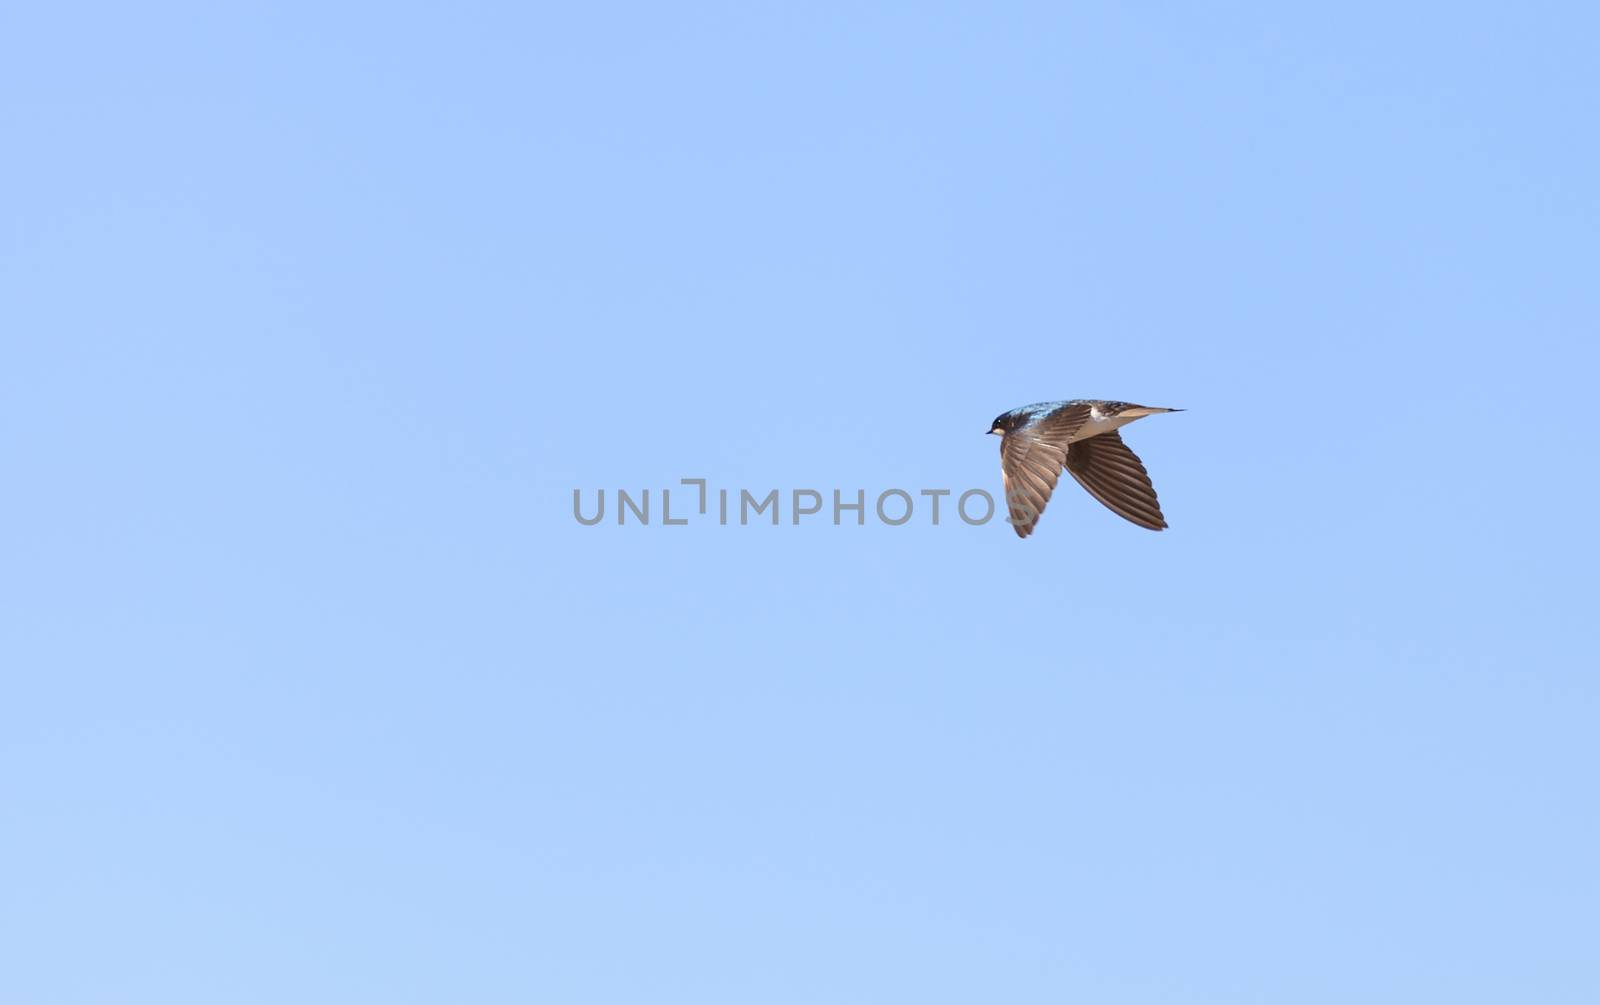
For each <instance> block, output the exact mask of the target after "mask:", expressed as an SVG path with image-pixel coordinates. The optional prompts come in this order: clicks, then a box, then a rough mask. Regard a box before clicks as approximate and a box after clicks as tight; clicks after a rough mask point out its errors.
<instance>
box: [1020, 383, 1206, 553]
mask: <svg viewBox="0 0 1600 1005" xmlns="http://www.w3.org/2000/svg"><path fill="white" fill-rule="evenodd" d="M1181 411H1183V409H1181V408H1152V407H1150V406H1148V405H1135V404H1132V403H1130V402H1126V401H1098V400H1092V399H1074V400H1072V401H1041V402H1039V403H1038V404H1034V405H1023V406H1022V407H1021V408H1013V409H1012V410H1011V411H1009V412H1005V413H1002V414H1001V415H999V416H998V417H996V418H995V420H994V422H993V424H991V425H990V427H989V433H990V435H993V436H998V437H1000V474H1001V478H1002V480H1003V481H1004V483H1005V490H1006V506H1007V508H1008V509H1009V510H1010V513H1011V517H1010V519H1009V520H1008V521H1006V522H1007V523H1009V524H1011V527H1012V529H1013V530H1015V531H1016V532H1017V536H1018V537H1027V536H1028V535H1029V534H1032V533H1033V530H1034V528H1035V527H1036V526H1038V523H1039V517H1040V515H1042V514H1043V513H1044V507H1045V504H1046V503H1048V502H1049V501H1050V493H1052V492H1054V491H1055V487H1056V479H1057V477H1059V476H1060V474H1061V469H1062V467H1065V468H1066V469H1067V473H1068V474H1069V475H1071V476H1072V477H1073V478H1075V479H1077V482H1078V484H1079V485H1082V486H1083V487H1084V488H1085V489H1086V490H1088V492H1089V494H1090V495H1092V496H1094V497H1095V498H1096V499H1098V500H1100V502H1101V503H1102V504H1103V505H1104V506H1105V507H1106V508H1107V509H1109V510H1110V511H1111V512H1113V513H1115V514H1116V515H1117V516H1120V517H1122V518H1123V519H1124V520H1127V521H1129V522H1130V523H1135V524H1138V525H1139V526H1140V527H1144V528H1145V529H1147V530H1164V529H1166V526H1167V519H1166V517H1164V516H1162V515H1161V502H1160V500H1158V499H1157V498H1156V490H1155V486H1154V485H1151V484H1150V475H1149V474H1148V473H1146V471H1145V469H1144V463H1143V462H1142V461H1140V460H1139V457H1138V455H1137V454H1135V453H1134V452H1133V451H1132V450H1129V449H1128V445H1127V444H1125V443H1123V442H1122V435H1121V434H1120V433H1118V432H1117V430H1118V428H1120V427H1122V426H1126V425H1127V424H1128V423H1130V422H1132V421H1134V420H1135V419H1142V418H1144V417H1145V416H1147V415H1160V414H1163V413H1165V412H1181Z"/></svg>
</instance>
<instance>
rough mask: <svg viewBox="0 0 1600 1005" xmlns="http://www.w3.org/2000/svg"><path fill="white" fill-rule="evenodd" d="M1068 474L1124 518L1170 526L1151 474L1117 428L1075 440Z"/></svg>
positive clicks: (1143, 524) (1159, 527) (1153, 526)
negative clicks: (1162, 510) (1162, 509)
mask: <svg viewBox="0 0 1600 1005" xmlns="http://www.w3.org/2000/svg"><path fill="white" fill-rule="evenodd" d="M1067 473H1068V474H1070V475H1071V476H1072V477H1074V478H1076V479H1077V480H1078V484H1079V485H1082V486H1083V487H1084V488H1085V489H1087V490H1088V491H1089V494H1090V495H1092V496H1094V497H1095V498H1096V499H1098V500H1100V502H1101V503H1103V504H1104V505H1105V507H1106V508H1107V509H1109V510H1110V511H1111V512H1113V513H1115V514H1116V515H1117V516H1120V517H1122V518H1123V519H1124V520H1127V521H1129V522H1131V523H1136V524H1138V525H1139V526H1141V527H1146V528H1148V529H1150V530H1162V529H1163V528H1165V527H1166V526H1167V520H1166V518H1165V517H1163V516H1162V515H1161V502H1160V500H1158V499H1157V498H1156V489H1155V486H1154V485H1151V484H1150V475H1149V474H1148V473H1147V472H1146V471H1145V469H1144V464H1143V463H1142V462H1140V460H1139V457H1138V455H1137V454H1135V453H1134V452H1133V451H1131V450H1129V449H1128V445H1127V444H1126V443H1123V442H1122V437H1121V436H1119V435H1117V432H1116V430H1112V431H1111V432H1109V433H1101V434H1100V435H1099V436H1091V437H1089V438H1088V439H1087V440H1079V441H1078V442H1076V443H1074V444H1073V445H1072V448H1071V449H1070V450H1068V451H1067Z"/></svg>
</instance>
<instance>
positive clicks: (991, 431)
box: [988, 429, 1000, 436]
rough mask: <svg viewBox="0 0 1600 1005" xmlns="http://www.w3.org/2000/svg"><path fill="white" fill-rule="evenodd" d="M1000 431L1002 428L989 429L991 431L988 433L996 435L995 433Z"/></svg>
mask: <svg viewBox="0 0 1600 1005" xmlns="http://www.w3.org/2000/svg"><path fill="white" fill-rule="evenodd" d="M998 432H1000V430H998V429H991V430H989V433H988V435H989V436H994V435H995V434H996V433H998Z"/></svg>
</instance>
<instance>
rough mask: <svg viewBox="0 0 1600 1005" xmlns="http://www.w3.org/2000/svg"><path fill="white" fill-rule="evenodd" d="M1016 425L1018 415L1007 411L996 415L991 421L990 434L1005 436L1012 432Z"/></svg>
mask: <svg viewBox="0 0 1600 1005" xmlns="http://www.w3.org/2000/svg"><path fill="white" fill-rule="evenodd" d="M1015 426H1016V417H1015V416H1013V415H1012V414H1011V413H1010V412H1007V413H1006V414H1004V415H1001V416H998V417H996V418H995V420H994V421H993V422H991V423H989V435H990V436H1004V435H1005V434H1007V433H1009V432H1011V430H1012V429H1013V428H1014V427H1015Z"/></svg>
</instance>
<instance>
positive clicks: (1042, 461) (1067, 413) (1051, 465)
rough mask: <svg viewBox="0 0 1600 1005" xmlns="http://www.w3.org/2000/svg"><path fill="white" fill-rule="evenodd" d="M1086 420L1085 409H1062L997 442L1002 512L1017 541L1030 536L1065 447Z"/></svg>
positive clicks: (1057, 473) (1064, 456)
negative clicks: (1002, 486) (1006, 514)
mask: <svg viewBox="0 0 1600 1005" xmlns="http://www.w3.org/2000/svg"><path fill="white" fill-rule="evenodd" d="M1088 418H1089V406H1088V405H1066V406H1064V407H1062V408H1058V409H1056V410H1055V411H1054V412H1052V413H1050V414H1049V415H1048V416H1046V417H1044V418H1043V419H1039V420H1038V421H1036V422H1033V423H1031V424H1030V425H1027V426H1024V427H1022V428H1021V429H1014V430H1012V431H1011V432H1009V433H1007V434H1006V435H1005V436H1002V437H1001V438H1000V474H1001V477H1002V480H1003V481H1004V482H1005V488H1006V508H1007V509H1008V510H1010V512H1011V519H1010V521H1009V522H1010V524H1011V529H1012V530H1015V531H1016V532H1017V536H1018V537H1027V536H1028V535H1029V534H1032V533H1033V528H1034V525H1035V524H1037V523H1038V522H1039V516H1040V514H1042V513H1043V512H1044V506H1045V503H1047V502H1049V501H1050V493H1052V492H1054V491H1055V489H1056V479H1057V478H1059V477H1061V465H1062V464H1064V463H1065V462H1066V459H1067V443H1068V441H1069V440H1070V439H1071V438H1072V434H1073V433H1075V432H1077V431H1078V427H1080V426H1082V425H1083V424H1084V422H1085V421H1086V420H1087V419H1088Z"/></svg>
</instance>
